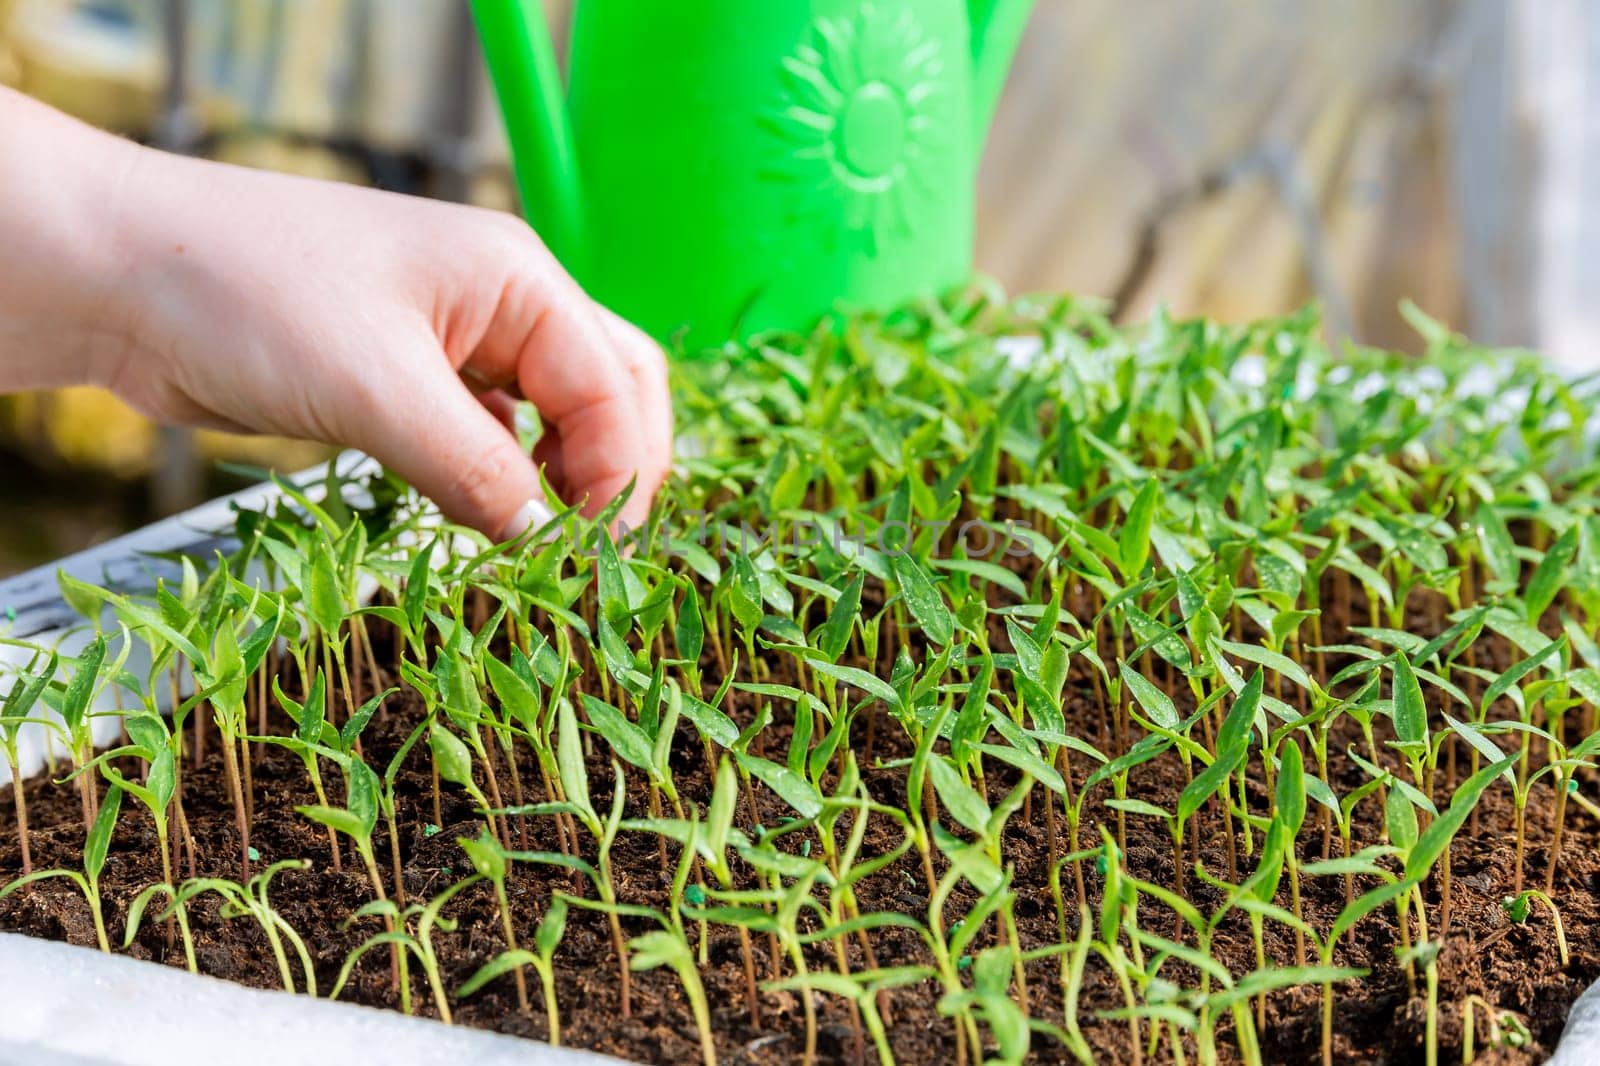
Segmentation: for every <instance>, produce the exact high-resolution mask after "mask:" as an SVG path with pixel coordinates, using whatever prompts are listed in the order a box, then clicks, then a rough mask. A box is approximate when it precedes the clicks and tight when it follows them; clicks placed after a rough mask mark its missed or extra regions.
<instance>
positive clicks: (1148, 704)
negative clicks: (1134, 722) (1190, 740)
mask: <svg viewBox="0 0 1600 1066" xmlns="http://www.w3.org/2000/svg"><path fill="white" fill-rule="evenodd" d="M1118 665H1119V667H1120V669H1121V672H1122V680H1123V683H1124V684H1126V685H1127V686H1128V691H1129V692H1130V693H1132V694H1133V698H1134V699H1135V700H1136V701H1138V704H1139V706H1140V707H1142V708H1144V713H1145V714H1146V715H1147V716H1148V717H1149V719H1150V720H1151V721H1152V722H1154V723H1155V724H1156V725H1158V726H1160V727H1161V728H1163V729H1171V730H1176V729H1177V728H1178V726H1179V725H1180V724H1182V720H1181V719H1180V718H1179V717H1178V708H1177V707H1175V706H1173V704H1172V700H1171V699H1170V698H1168V696H1167V694H1166V693H1165V692H1163V691H1161V689H1159V688H1157V687H1156V686H1155V684H1154V683H1152V682H1151V681H1150V679H1149V678H1147V677H1145V676H1144V675H1143V674H1141V673H1139V672H1138V671H1137V670H1134V669H1132V668H1131V667H1129V666H1128V664H1127V663H1119V664H1118Z"/></svg>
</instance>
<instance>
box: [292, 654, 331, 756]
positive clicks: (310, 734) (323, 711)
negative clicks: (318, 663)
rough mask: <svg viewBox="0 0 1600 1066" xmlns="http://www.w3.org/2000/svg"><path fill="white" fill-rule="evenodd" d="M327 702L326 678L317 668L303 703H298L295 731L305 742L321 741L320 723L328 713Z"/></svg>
mask: <svg viewBox="0 0 1600 1066" xmlns="http://www.w3.org/2000/svg"><path fill="white" fill-rule="evenodd" d="M327 703H328V700H327V679H326V678H324V677H323V676H322V670H321V669H320V668H319V669H318V670H317V672H316V674H315V676H314V677H313V678H312V681H311V691H310V692H308V693H306V701H305V703H303V704H301V705H300V721H299V723H298V729H297V730H296V732H297V734H298V735H299V737H300V739H301V740H303V741H304V742H305V743H307V744H319V743H321V742H322V723H323V721H324V718H325V716H326V715H327V713H328V707H327Z"/></svg>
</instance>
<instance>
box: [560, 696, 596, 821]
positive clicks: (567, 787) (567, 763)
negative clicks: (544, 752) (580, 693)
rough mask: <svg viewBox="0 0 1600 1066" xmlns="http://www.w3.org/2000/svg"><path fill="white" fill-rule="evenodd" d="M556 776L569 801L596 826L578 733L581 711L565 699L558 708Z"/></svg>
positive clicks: (581, 744)
mask: <svg viewBox="0 0 1600 1066" xmlns="http://www.w3.org/2000/svg"><path fill="white" fill-rule="evenodd" d="M556 774H557V776H558V777H560V779H561V791H562V792H564V793H566V796H567V800H568V802H570V803H572V804H574V805H576V806H577V807H578V809H579V810H581V811H583V812H585V814H586V816H587V819H588V821H589V822H590V823H591V825H592V824H596V823H597V822H598V819H597V818H596V817H595V813H594V805H593V804H592V803H591V802H590V801H589V773H588V771H587V770H585V769H584V765H583V738H582V737H581V736H579V734H578V712H576V711H574V710H573V709H572V701H571V700H566V699H563V700H561V701H559V702H558V703H557V705H556Z"/></svg>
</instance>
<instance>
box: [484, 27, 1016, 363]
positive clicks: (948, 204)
mask: <svg viewBox="0 0 1600 1066" xmlns="http://www.w3.org/2000/svg"><path fill="white" fill-rule="evenodd" d="M1030 6H1031V0H694V2H692V3H670V2H668V0H576V2H575V6H574V10H573V19H572V35H571V44H570V48H569V50H568V64H567V65H568V81H567V85H566V86H563V84H562V81H561V77H560V74H559V72H558V70H557V67H556V60H555V49H554V47H553V45H552V42H551V40H550V35H549V31H548V29H547V27H546V25H545V22H544V16H543V11H542V8H541V5H540V3H539V2H538V0H473V11H474V13H475V15H476V17H477V21H478V28H479V33H480V36H481V37H482V38H483V44H484V52H485V55H486V56H487V58H488V62H489V69H490V73H491V74H492V76H493V79H494V83H495V89H496V93H497V95H498V96H499V99H500V104H501V110H502V111H503V113H504V115H505V119H506V128H507V132H508V134H509V136H510V140H511V147H512V155H513V158H514V161H515V166H516V172H517V182H518V187H519V189H520V191H521V194H522V200H523V207H524V210H525V212H526V213H527V217H528V220H529V221H530V222H531V223H532V224H533V226H534V227H535V228H536V229H537V230H538V231H539V233H540V235H541V236H543V237H544V239H545V241H546V243H548V244H549V245H550V247H551V249H552V250H553V251H554V252H555V253H556V255H557V256H558V257H559V258H560V259H561V261H562V262H563V263H564V264H565V265H566V266H567V268H568V269H569V270H571V271H572V272H573V273H574V274H575V275H576V276H577V277H578V279H579V280H580V281H581V282H583V283H584V285H585V286H586V287H587V288H588V290H589V291H590V293H591V294H592V295H594V296H595V297H596V298H597V299H599V300H601V301H602V302H604V303H606V304H607V305H609V306H610V307H612V308H614V309H615V310H617V311H618V312H620V313H621V314H623V315H624V316H626V317H628V318H630V319H632V320H633V321H634V322H637V323H638V324H639V325H641V326H643V327H644V328H645V329H646V330H648V331H650V332H651V333H653V334H655V335H656V336H657V337H660V338H663V339H667V338H669V337H672V336H677V335H683V336H685V337H686V342H687V344H688V346H689V347H691V348H692V347H697V346H703V345H713V344H717V343H719V342H721V341H724V340H727V339H728V338H730V337H734V336H743V335H747V334H749V333H752V332H755V331H758V330H762V329H768V328H785V329H806V328H808V327H809V326H810V325H811V324H812V323H814V322H815V321H816V320H817V318H818V317H819V316H821V315H823V314H825V313H827V312H828V311H829V310H831V309H833V308H834V307H836V306H840V305H845V306H852V307H867V308H874V307H879V308H881V307H889V306H893V305H894V304H897V303H900V302H902V301H904V300H906V299H910V298H913V297H917V296H922V295H930V294H933V293H936V292H938V291H940V290H942V289H945V288H948V287H950V286H952V285H958V284H960V283H961V282H963V281H964V280H966V278H967V277H968V275H969V274H970V272H971V267H972V228H973V214H974V184H975V181H976V177H977V169H978V160H979V157H980V155H981V153H982V148H983V141H984V133H985V131H986V130H987V127H988V124H989V119H990V117H991V115H992V114H993V111H994V105H995V102H996V100H997V99H998V97H999V94H1000V89H1001V87H1002V86H1003V84H1004V82H1005V73H1006V68H1007V66H1008V65H1009V64H1010V61H1011V55H1012V53H1013V52H1014V50H1015V48H1016V44H1017V41H1018V39H1019V37H1020V36H1021V33H1022V27H1023V24H1024V23H1025V22H1026V20H1027V16H1028V10H1029V8H1030Z"/></svg>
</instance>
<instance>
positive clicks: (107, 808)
mask: <svg viewBox="0 0 1600 1066" xmlns="http://www.w3.org/2000/svg"><path fill="white" fill-rule="evenodd" d="M121 809H122V789H120V788H118V787H117V786H116V785H112V786H111V787H110V788H109V789H107V790H106V797H105V799H104V800H103V801H102V802H101V804H100V813H99V814H97V815H95V818H94V824H93V825H91V826H90V827H89V835H88V838H87V839H86V840H85V841H84V844H83V872H84V873H86V874H88V875H89V883H90V884H91V885H97V884H99V883H100V871H101V870H103V869H105V865H106V852H107V851H108V850H109V849H110V847H111V834H112V833H113V832H114V831H115V830H116V828H117V812H118V811H120V810H121Z"/></svg>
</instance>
